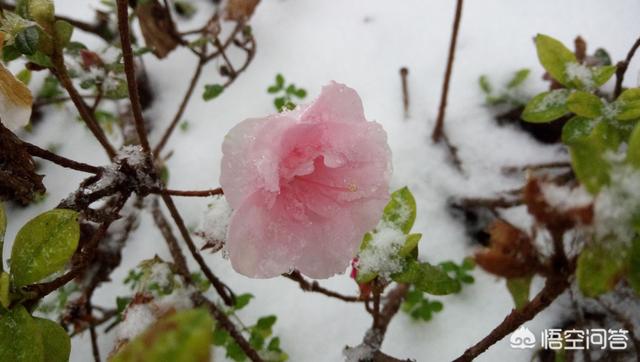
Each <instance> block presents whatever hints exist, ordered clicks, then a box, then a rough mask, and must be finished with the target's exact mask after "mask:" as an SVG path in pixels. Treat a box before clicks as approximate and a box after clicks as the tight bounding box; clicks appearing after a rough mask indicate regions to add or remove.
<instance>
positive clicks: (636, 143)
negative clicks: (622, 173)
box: [627, 123, 640, 169]
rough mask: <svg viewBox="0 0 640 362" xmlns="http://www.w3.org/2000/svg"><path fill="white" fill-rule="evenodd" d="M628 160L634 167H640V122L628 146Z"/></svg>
mask: <svg viewBox="0 0 640 362" xmlns="http://www.w3.org/2000/svg"><path fill="white" fill-rule="evenodd" d="M627 162H629V163H630V164H631V165H632V166H633V167H635V168H637V169H640V123H638V124H636V126H635V128H634V129H633V132H631V137H630V138H629V146H628V148H627Z"/></svg>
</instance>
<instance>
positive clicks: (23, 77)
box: [16, 69, 31, 85]
mask: <svg viewBox="0 0 640 362" xmlns="http://www.w3.org/2000/svg"><path fill="white" fill-rule="evenodd" d="M16 78H18V80H20V81H21V82H22V83H24V84H25V85H29V83H30V82H31V71H30V70H29V69H23V70H21V71H20V72H19V73H18V74H16Z"/></svg>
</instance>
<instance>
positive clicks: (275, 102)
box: [273, 97, 286, 112]
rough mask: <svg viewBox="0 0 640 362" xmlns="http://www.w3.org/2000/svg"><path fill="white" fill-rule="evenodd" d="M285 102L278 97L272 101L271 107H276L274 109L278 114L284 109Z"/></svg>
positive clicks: (282, 98)
mask: <svg viewBox="0 0 640 362" xmlns="http://www.w3.org/2000/svg"><path fill="white" fill-rule="evenodd" d="M285 102H286V99H285V98H284V97H278V98H276V99H274V100H273V105H274V106H276V109H277V110H278V112H280V111H282V109H283V108H284V104H285Z"/></svg>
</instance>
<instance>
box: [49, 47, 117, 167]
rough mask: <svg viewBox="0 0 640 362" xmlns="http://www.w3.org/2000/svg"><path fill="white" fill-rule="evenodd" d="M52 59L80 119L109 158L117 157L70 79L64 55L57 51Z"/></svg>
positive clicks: (55, 72) (56, 73)
mask: <svg viewBox="0 0 640 362" xmlns="http://www.w3.org/2000/svg"><path fill="white" fill-rule="evenodd" d="M52 59H53V65H54V69H52V72H53V74H54V75H55V76H56V77H57V78H58V80H59V81H60V84H62V86H63V87H64V89H66V90H67V93H69V96H70V97H71V100H72V101H73V104H74V105H75V106H76V108H77V109H78V113H80V117H82V120H83V121H84V122H85V123H86V125H87V127H89V130H90V131H91V133H93V135H94V137H95V138H96V139H97V140H98V142H100V144H101V145H102V147H103V148H104V150H105V151H106V152H107V155H108V156H109V158H110V159H112V158H114V157H115V155H116V150H115V149H114V148H113V146H112V145H111V143H109V140H107V137H106V136H105V134H104V131H103V130H102V128H101V127H100V125H99V124H98V121H96V119H95V117H94V114H93V113H92V112H91V111H90V110H89V106H88V105H87V104H86V103H85V102H84V99H83V98H82V96H81V95H80V93H78V90H77V89H76V88H75V86H74V85H73V81H72V80H71V78H70V77H69V73H68V71H67V67H66V65H65V64H64V58H63V55H62V54H61V53H60V52H58V51H55V52H54V54H53V56H52Z"/></svg>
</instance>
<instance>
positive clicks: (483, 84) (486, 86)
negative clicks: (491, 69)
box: [478, 75, 493, 96]
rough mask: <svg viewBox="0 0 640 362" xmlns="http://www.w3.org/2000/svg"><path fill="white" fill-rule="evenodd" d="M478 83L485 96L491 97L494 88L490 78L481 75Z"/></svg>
mask: <svg viewBox="0 0 640 362" xmlns="http://www.w3.org/2000/svg"><path fill="white" fill-rule="evenodd" d="M478 83H479V84H480V89H482V91H483V92H484V94H486V95H487V96H489V95H491V92H492V91H493V88H492V87H491V83H490V82H489V78H488V77H487V76H486V75H481V76H480V78H479V79H478Z"/></svg>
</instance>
